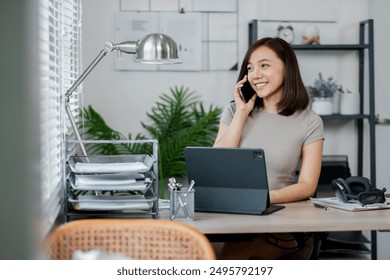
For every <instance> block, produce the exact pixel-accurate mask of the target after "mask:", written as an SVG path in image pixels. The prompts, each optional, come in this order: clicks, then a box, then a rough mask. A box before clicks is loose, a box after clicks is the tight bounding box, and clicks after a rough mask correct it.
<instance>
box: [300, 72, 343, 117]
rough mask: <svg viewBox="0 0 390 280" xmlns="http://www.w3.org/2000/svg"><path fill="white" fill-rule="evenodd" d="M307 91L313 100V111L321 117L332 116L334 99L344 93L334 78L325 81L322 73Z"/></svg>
mask: <svg viewBox="0 0 390 280" xmlns="http://www.w3.org/2000/svg"><path fill="white" fill-rule="evenodd" d="M307 91H308V93H309V95H310V97H311V100H312V104H311V108H312V110H313V111H314V112H316V113H317V114H319V115H331V114H332V113H333V103H332V101H333V97H334V96H335V94H337V93H339V92H342V91H343V89H342V86H340V85H339V84H338V83H337V82H336V81H335V80H334V79H333V77H328V78H327V79H324V78H323V77H322V73H321V72H320V73H318V78H317V79H316V80H314V85H313V86H308V87H307Z"/></svg>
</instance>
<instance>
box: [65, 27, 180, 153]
mask: <svg viewBox="0 0 390 280" xmlns="http://www.w3.org/2000/svg"><path fill="white" fill-rule="evenodd" d="M114 50H117V51H119V52H123V53H128V54H135V55H136V57H135V61H136V62H139V63H144V64H176V63H181V61H180V60H179V57H178V50H177V45H176V42H175V41H174V40H173V39H172V38H171V37H169V36H168V35H166V34H161V33H152V34H149V35H147V36H145V37H143V38H141V39H139V40H138V41H125V42H122V43H119V44H113V43H111V42H106V43H105V45H104V49H103V50H101V51H100V53H99V55H98V56H97V57H96V58H95V59H94V60H93V61H92V63H91V64H90V65H89V66H88V67H87V69H86V70H85V71H84V72H83V73H82V74H81V75H80V77H79V78H78V79H77V80H76V81H75V83H74V84H73V85H72V86H71V87H70V88H69V90H68V91H67V92H66V93H65V97H66V99H65V110H66V113H67V115H68V118H69V121H70V124H71V126H72V129H73V131H74V132H75V134H76V138H77V140H79V145H80V148H81V152H82V153H83V155H84V156H86V155H87V152H86V150H85V147H84V144H83V143H82V140H81V136H80V133H79V131H78V128H77V125H76V121H75V119H74V117H73V114H72V111H71V108H70V97H71V96H72V93H73V92H74V91H75V90H76V88H77V87H78V86H79V85H80V84H81V83H82V82H83V81H84V79H85V78H86V77H87V76H88V74H89V73H90V72H91V71H92V70H93V69H94V68H95V66H96V65H97V64H98V63H99V62H100V60H101V59H102V58H103V57H104V56H105V55H106V54H107V53H108V52H112V51H114Z"/></svg>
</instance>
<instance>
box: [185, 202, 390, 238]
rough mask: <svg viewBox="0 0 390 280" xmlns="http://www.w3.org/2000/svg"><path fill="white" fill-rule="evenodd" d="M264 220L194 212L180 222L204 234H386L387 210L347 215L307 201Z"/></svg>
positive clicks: (388, 224)
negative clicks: (362, 231)
mask: <svg viewBox="0 0 390 280" xmlns="http://www.w3.org/2000/svg"><path fill="white" fill-rule="evenodd" d="M283 205H284V206H285V207H286V208H284V209H282V210H280V211H277V212H275V213H272V214H271V215H268V216H258V215H239V214H222V213H203V212H195V219H194V220H193V221H182V222H184V223H186V224H188V225H191V226H193V227H195V228H197V229H198V230H200V231H201V232H203V233H204V234H240V233H245V234H248V233H261V232H321V231H358V230H390V209H387V210H386V209H384V210H370V211H360V212H348V211H344V210H338V209H335V208H327V210H325V209H324V208H318V207H315V206H314V205H313V204H312V203H311V202H310V201H301V202H294V203H286V204H283Z"/></svg>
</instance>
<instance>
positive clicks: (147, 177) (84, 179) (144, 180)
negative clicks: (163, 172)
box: [69, 172, 154, 192]
mask: <svg viewBox="0 0 390 280" xmlns="http://www.w3.org/2000/svg"><path fill="white" fill-rule="evenodd" d="M153 181H154V178H153V176H152V174H150V173H149V172H147V173H145V174H140V173H114V174H75V173H72V174H71V175H70V178H69V183H70V187H71V188H72V189H73V190H80V191H89V190H96V191H114V190H117V191H142V192H145V191H146V190H147V189H148V188H149V187H150V186H151V185H152V183H153Z"/></svg>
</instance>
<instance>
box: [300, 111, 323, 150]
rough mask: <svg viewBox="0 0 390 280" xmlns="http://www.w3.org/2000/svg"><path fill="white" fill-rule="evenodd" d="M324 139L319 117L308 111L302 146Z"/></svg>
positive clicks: (321, 122)
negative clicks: (305, 132)
mask: <svg viewBox="0 0 390 280" xmlns="http://www.w3.org/2000/svg"><path fill="white" fill-rule="evenodd" d="M323 139H324V124H323V121H322V119H321V117H320V116H319V115H317V114H316V113H315V112H313V111H311V110H309V118H308V127H307V134H306V139H305V142H304V145H307V144H311V143H313V142H315V141H318V140H323Z"/></svg>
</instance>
